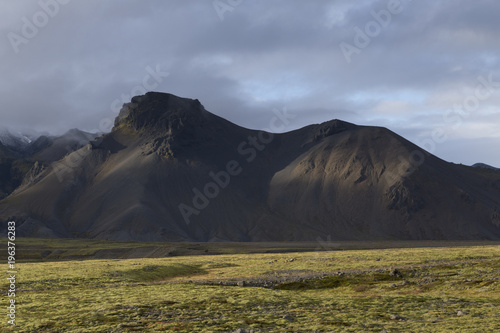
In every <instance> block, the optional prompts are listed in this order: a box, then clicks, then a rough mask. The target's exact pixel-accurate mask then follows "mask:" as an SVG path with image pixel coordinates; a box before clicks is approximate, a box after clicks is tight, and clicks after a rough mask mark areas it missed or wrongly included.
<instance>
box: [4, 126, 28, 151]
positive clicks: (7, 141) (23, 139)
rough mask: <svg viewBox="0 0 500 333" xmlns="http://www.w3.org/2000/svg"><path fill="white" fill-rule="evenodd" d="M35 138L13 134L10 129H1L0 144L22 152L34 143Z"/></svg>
mask: <svg viewBox="0 0 500 333" xmlns="http://www.w3.org/2000/svg"><path fill="white" fill-rule="evenodd" d="M32 139H33V137H31V136H28V135H24V134H22V133H17V132H14V133H12V132H11V131H10V130H9V129H7V128H4V127H0V143H1V144H2V145H4V146H6V147H9V148H10V149H13V150H16V151H22V150H23V149H25V148H26V147H27V146H28V145H29V144H30V143H31V141H32Z"/></svg>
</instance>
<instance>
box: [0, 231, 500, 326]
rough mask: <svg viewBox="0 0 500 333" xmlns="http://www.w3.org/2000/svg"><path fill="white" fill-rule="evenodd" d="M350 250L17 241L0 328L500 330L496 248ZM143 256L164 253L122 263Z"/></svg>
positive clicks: (499, 252) (343, 246)
mask: <svg viewBox="0 0 500 333" xmlns="http://www.w3.org/2000/svg"><path fill="white" fill-rule="evenodd" d="M355 244H356V243H354V242H348V243H347V242H340V243H330V242H323V243H322V244H321V246H320V247H316V248H315V245H314V244H302V245H301V244H298V243H291V244H288V245H286V244H285V245H283V244H281V245H279V244H275V245H273V244H254V245H248V244H239V245H237V244H232V245H231V244H220V243H219V244H184V245H175V244H168V245H164V244H163V245H162V244H151V243H148V244H144V243H142V244H141V243H115V242H99V241H83V240H76V241H75V240H50V241H49V240H34V239H18V245H17V246H18V249H17V256H18V264H17V267H18V273H17V281H16V284H17V285H16V288H17V292H16V301H17V312H16V321H17V325H16V327H15V328H14V329H12V328H9V325H7V320H6V319H5V318H6V316H5V315H3V317H4V319H3V320H2V321H1V322H0V330H2V331H17V332H161V331H165V332H236V331H237V330H238V329H240V331H238V332H252V331H253V332H381V331H383V330H386V331H387V332H498V331H500V320H499V319H498V313H499V312H500V311H499V310H500V286H499V278H500V245H499V244H498V243H482V244H480V243H477V242H476V243H470V242H469V243H467V242H466V243H447V244H446V243H445V244H444V245H446V246H438V245H443V243H435V242H434V243H433V242H428V243H425V242H424V243H422V242H421V243H406V245H405V244H403V243H401V242H400V243H397V242H394V243H373V244H372V243H357V244H358V248H365V247H373V248H372V249H356V246H355ZM395 244H396V245H397V246H396V245H395ZM398 244H399V245H398ZM384 245H385V246H384ZM155 246H157V247H156V248H155ZM316 246H317V244H316ZM405 246H406V247H405ZM4 247H5V246H4ZM162 247H164V248H165V249H168V250H165V251H164V252H162V251H161V250H159V249H160V248H162ZM384 247H388V248H384ZM113 249H115V250H114V252H113ZM116 249H120V250H119V251H118V250H116ZM131 249H136V250H137V249H141V250H137V251H138V252H137V251H136V252H134V251H132V252H130V250H131ZM144 249H148V250H144ZM207 250H208V251H207ZM320 250H321V251H320ZM23 251H24V253H25V254H26V255H25V256H24V257H23ZM148 251H150V252H148ZM294 251H295V252H294ZM49 252H50V253H49ZM146 252H148V253H149V255H150V256H151V255H154V254H155V253H156V254H157V255H158V254H164V255H168V257H164V258H130V257H134V256H136V255H139V254H141V253H146ZM266 252H267V253H266ZM103 253H104V254H105V255H104V256H105V257H106V256H109V255H111V254H113V253H114V254H115V255H116V256H117V257H129V259H110V258H107V259H95V258H96V257H97V258H98V257H102V256H103ZM212 253H218V254H212ZM183 254H188V255H183ZM72 258H78V259H72ZM82 258H87V259H82ZM393 268H397V269H398V270H399V272H400V273H401V274H402V277H400V276H398V274H393V275H391V274H390V271H391V270H392V269H393ZM1 287H2V290H6V289H8V288H7V282H6V279H2V283H1ZM0 302H1V304H3V305H6V304H7V302H8V298H7V296H6V294H5V293H3V294H2V297H1V300H0ZM3 305H2V308H3V309H5V307H4V306H3ZM4 311H6V310H4Z"/></svg>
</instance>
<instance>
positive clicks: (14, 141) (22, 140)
mask: <svg viewBox="0 0 500 333" xmlns="http://www.w3.org/2000/svg"><path fill="white" fill-rule="evenodd" d="M96 136H97V134H93V133H87V132H83V131H80V130H78V129H72V130H69V131H68V132H66V133H65V134H63V135H61V136H40V137H38V138H35V137H31V139H30V138H28V137H27V136H25V135H22V134H19V135H14V134H11V132H9V131H8V130H6V129H2V130H0V199H1V198H4V197H6V196H7V195H9V194H10V193H12V192H13V191H14V190H15V189H16V188H17V187H18V186H20V185H21V184H23V183H28V182H29V181H30V179H32V178H33V173H39V172H40V171H41V170H42V169H45V168H47V167H48V166H49V164H50V163H52V162H55V161H58V160H60V159H61V158H63V157H64V156H65V155H67V154H69V153H72V152H74V151H75V150H78V149H80V148H82V147H83V146H85V145H86V144H88V143H89V141H90V140H92V139H94V138H95V137H96Z"/></svg>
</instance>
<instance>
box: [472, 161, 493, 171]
mask: <svg viewBox="0 0 500 333" xmlns="http://www.w3.org/2000/svg"><path fill="white" fill-rule="evenodd" d="M472 166H473V167H474V168H481V169H490V170H500V168H495V167H493V166H491V165H488V164H484V163H476V164H474V165H472Z"/></svg>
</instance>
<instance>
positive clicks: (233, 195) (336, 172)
mask: <svg viewBox="0 0 500 333" xmlns="http://www.w3.org/2000/svg"><path fill="white" fill-rule="evenodd" d="M416 157H417V158H416ZM40 193H43V195H41V194H40ZM499 212H500V174H496V173H485V172H480V171H476V169H475V168H472V167H465V166H459V165H454V164H451V163H448V162H445V161H442V160H440V159H439V158H437V157H435V156H433V155H431V154H429V153H427V152H425V151H423V150H422V149H421V148H419V147H417V146H415V145H414V144H413V143H411V142H409V141H408V140H406V139H404V138H402V137H401V136H399V135H397V134H396V133H394V132H392V131H390V130H388V129H386V128H382V127H370V126H358V125H354V124H350V123H347V122H343V121H341V120H332V121H329V122H325V123H322V124H316V125H309V126H306V127H304V128H301V129H298V130H294V131H290V132H286V133H268V132H264V131H256V130H250V129H246V128H243V127H240V126H238V125H235V124H233V123H231V122H229V121H227V120H225V119H223V118H220V117H218V116H216V115H214V114H212V113H210V112H208V111H207V110H205V108H204V107H203V105H201V103H200V102H199V101H198V100H195V99H186V98H180V97H177V96H175V95H171V94H164V93H153V92H150V93H147V94H146V95H142V96H136V97H134V98H132V100H131V103H126V104H125V105H124V107H123V108H122V110H121V111H120V114H119V115H118V117H117V118H116V121H115V126H114V128H113V130H112V131H111V132H110V133H108V134H105V135H103V136H101V137H99V138H98V139H97V140H93V141H91V142H90V143H89V144H87V145H86V146H84V147H83V148H80V149H79V150H76V151H74V152H72V153H71V154H68V155H67V156H65V157H63V158H62V159H61V160H59V161H57V162H55V163H54V164H53V166H52V168H48V169H45V170H42V171H41V173H39V174H37V175H36V180H35V181H33V182H31V183H29V182H28V183H27V184H25V186H24V187H22V188H18V189H17V190H16V191H15V192H14V193H13V194H11V195H10V196H9V197H7V198H6V199H4V200H2V201H0V218H1V219H4V220H6V219H9V218H14V217H15V218H17V219H19V221H23V222H22V223H21V224H20V228H19V230H20V232H21V233H24V234H25V235H30V236H37V235H38V236H40V235H47V234H49V235H51V236H52V237H54V236H59V237H88V238H101V239H113V240H144V241H166V240H168V241H282V240H283V241H284V240H316V239H317V238H318V237H325V236H328V235H329V236H330V237H331V239H339V240H348V239H349V240H354V239H362V240H370V239H500V213H499ZM26 221H27V222H26ZM25 223H27V225H26V228H23V225H24V224H25Z"/></svg>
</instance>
